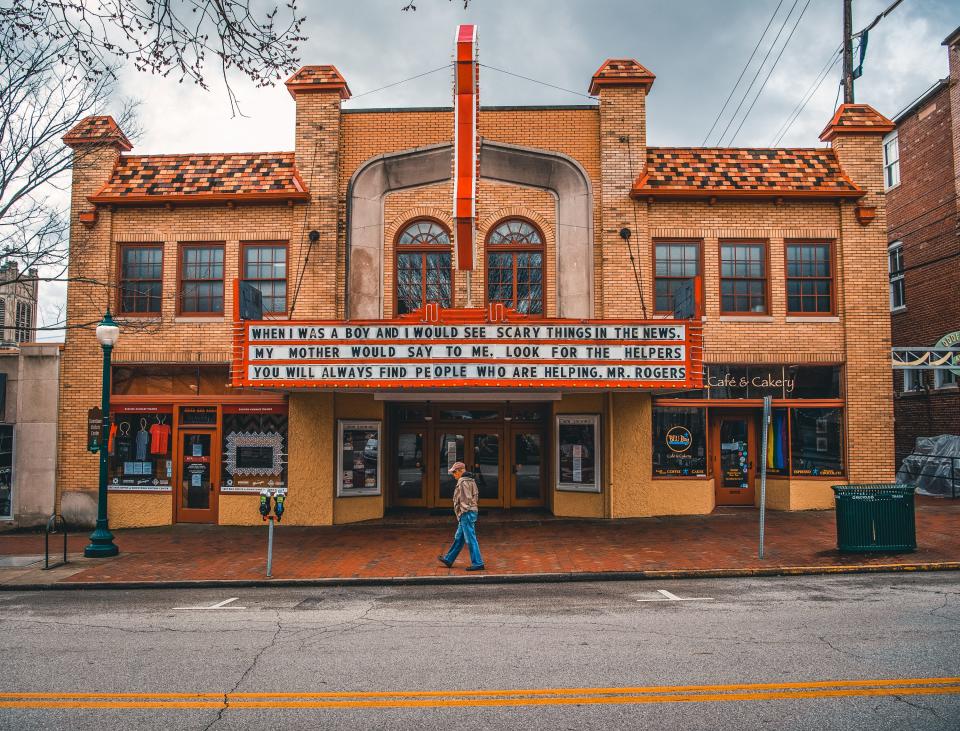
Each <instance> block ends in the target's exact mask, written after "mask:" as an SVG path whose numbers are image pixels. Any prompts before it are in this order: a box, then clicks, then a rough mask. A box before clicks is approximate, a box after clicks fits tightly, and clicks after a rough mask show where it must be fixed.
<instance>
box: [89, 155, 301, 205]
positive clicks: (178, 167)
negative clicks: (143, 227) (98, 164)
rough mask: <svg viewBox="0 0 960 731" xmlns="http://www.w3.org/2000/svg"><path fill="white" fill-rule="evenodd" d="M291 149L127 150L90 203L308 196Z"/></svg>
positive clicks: (208, 200) (261, 199) (241, 199)
mask: <svg viewBox="0 0 960 731" xmlns="http://www.w3.org/2000/svg"><path fill="white" fill-rule="evenodd" d="M309 199H310V193H309V192H308V191H307V188H306V185H304V183H303V180H302V179H301V178H300V174H299V172H297V167H296V164H295V162H294V155H293V153H292V152H249V153H227V154H207V155H203V154H199V155H128V156H124V157H121V158H120V162H119V163H118V164H117V167H116V168H115V169H114V171H113V175H112V176H111V177H110V180H109V181H108V182H107V184H106V185H105V186H103V188H101V189H100V191H99V192H98V193H97V194H96V195H92V196H90V201H91V202H92V203H119V204H124V203H126V204H133V203H172V202H191V201H196V202H213V201H243V200H247V201H260V202H263V201H274V200H309Z"/></svg>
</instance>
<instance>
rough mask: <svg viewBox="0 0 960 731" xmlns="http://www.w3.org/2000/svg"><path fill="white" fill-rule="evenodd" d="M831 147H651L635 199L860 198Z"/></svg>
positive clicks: (637, 182) (633, 191)
mask: <svg viewBox="0 0 960 731" xmlns="http://www.w3.org/2000/svg"><path fill="white" fill-rule="evenodd" d="M863 194H864V191H863V190H861V189H860V188H858V187H857V186H856V185H855V184H854V183H853V182H852V181H851V180H850V178H848V177H847V175H846V174H845V173H844V172H843V170H842V169H841V168H840V163H839V161H838V160H837V156H836V154H835V153H834V152H833V150H830V149H758V148H707V147H648V148H647V164H646V168H645V169H644V171H643V172H642V173H641V175H640V177H639V178H638V179H637V181H636V182H635V183H634V184H633V190H632V191H631V195H633V196H634V197H635V198H642V197H654V198H713V197H720V196H725V197H753V196H768V197H774V198H780V197H794V198H836V197H844V198H847V197H849V198H859V197H861V196H862V195H863Z"/></svg>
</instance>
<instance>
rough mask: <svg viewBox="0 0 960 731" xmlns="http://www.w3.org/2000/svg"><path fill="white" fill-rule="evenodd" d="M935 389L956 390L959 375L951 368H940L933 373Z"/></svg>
mask: <svg viewBox="0 0 960 731" xmlns="http://www.w3.org/2000/svg"><path fill="white" fill-rule="evenodd" d="M933 385H934V388H956V387H957V374H956V373H954V371H953V369H950V368H938V369H937V370H935V371H934V372H933Z"/></svg>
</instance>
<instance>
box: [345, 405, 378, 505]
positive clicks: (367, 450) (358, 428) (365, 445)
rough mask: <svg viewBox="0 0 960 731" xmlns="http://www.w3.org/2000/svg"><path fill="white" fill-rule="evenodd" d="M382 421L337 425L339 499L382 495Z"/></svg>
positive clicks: (352, 422)
mask: <svg viewBox="0 0 960 731" xmlns="http://www.w3.org/2000/svg"><path fill="white" fill-rule="evenodd" d="M379 457H380V422H379V421H338V422H337V496H338V497H348V496H351V495H379V494H380V459H379Z"/></svg>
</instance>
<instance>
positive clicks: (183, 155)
mask: <svg viewBox="0 0 960 731" xmlns="http://www.w3.org/2000/svg"><path fill="white" fill-rule="evenodd" d="M295 154H296V152H295V151H294V150H275V151H268V152H157V153H150V152H148V153H145V154H142V155H121V156H120V159H121V160H134V159H139V158H144V157H163V158H168V159H171V160H172V159H177V158H179V159H183V158H188V157H204V156H214V155H222V156H225V157H229V156H237V157H240V156H241V155H295Z"/></svg>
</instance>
